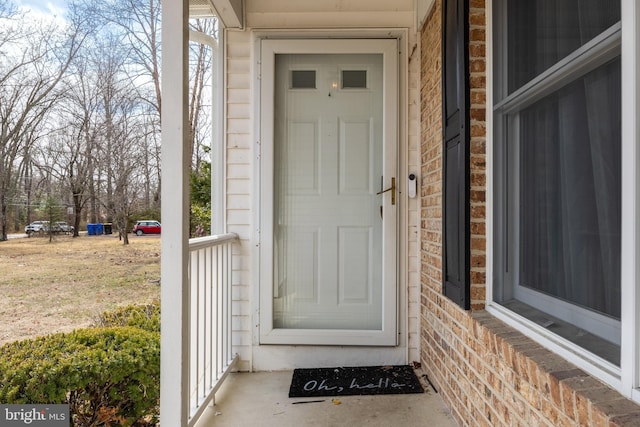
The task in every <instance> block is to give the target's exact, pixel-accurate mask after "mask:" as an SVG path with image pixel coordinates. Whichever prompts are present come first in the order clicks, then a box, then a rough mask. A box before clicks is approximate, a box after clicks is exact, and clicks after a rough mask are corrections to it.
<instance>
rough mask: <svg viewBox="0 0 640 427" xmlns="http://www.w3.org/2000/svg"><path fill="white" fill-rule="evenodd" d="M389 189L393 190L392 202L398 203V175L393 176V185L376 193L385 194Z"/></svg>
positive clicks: (393, 203)
mask: <svg viewBox="0 0 640 427" xmlns="http://www.w3.org/2000/svg"><path fill="white" fill-rule="evenodd" d="M387 191H391V204H392V205H395V204H396V177H395V176H394V177H393V178H391V187H389V188H387V189H386V190H382V191H378V192H377V193H376V195H378V194H384V193H386V192H387Z"/></svg>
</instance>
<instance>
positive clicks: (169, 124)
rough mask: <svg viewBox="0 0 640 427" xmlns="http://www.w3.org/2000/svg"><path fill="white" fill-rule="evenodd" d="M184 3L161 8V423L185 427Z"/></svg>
mask: <svg viewBox="0 0 640 427" xmlns="http://www.w3.org/2000/svg"><path fill="white" fill-rule="evenodd" d="M188 14H189V8H188V2H187V0H172V1H167V2H163V3H162V39H161V40H162V115H161V118H162V193H161V194H162V261H161V298H162V302H161V304H162V310H161V313H162V317H161V345H160V354H161V357H160V420H161V424H162V425H163V426H167V427H170V426H175V427H178V426H186V425H187V422H188V417H189V389H188V386H189V384H188V380H189V373H188V361H189V346H188V326H189V325H188V302H189V301H188V296H189V295H188V281H187V278H188V276H187V266H188V264H187V263H188V236H189V165H190V161H191V159H189V158H188V156H189V149H188V146H189V143H188V129H189V126H188V108H187V107H188V78H189V75H188V61H187V59H188V40H189V32H188Z"/></svg>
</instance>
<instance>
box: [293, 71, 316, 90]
mask: <svg viewBox="0 0 640 427" xmlns="http://www.w3.org/2000/svg"><path fill="white" fill-rule="evenodd" d="M315 88H316V72H315V70H292V71H291V89H315Z"/></svg>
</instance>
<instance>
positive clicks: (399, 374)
mask: <svg viewBox="0 0 640 427" xmlns="http://www.w3.org/2000/svg"><path fill="white" fill-rule="evenodd" d="M406 393H424V390H423V389H422V385H421V384H420V381H419V380H418V377H416V374H415V372H413V368H412V367H411V366H408V365H401V366H368V367H354V368H318V369H295V370H294V371H293V378H292V379H291V387H290V388H289V397H314V396H347V395H365V394H406Z"/></svg>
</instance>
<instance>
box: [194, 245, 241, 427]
mask: <svg viewBox="0 0 640 427" xmlns="http://www.w3.org/2000/svg"><path fill="white" fill-rule="evenodd" d="M237 240H238V236H237V235H235V234H225V235H220V236H210V237H202V238H197V239H191V240H190V241H189V283H190V289H189V301H190V308H189V310H190V312H189V313H188V319H189V333H190V337H189V342H190V350H189V357H188V358H187V363H189V377H188V379H189V381H190V384H189V390H190V396H183V399H188V400H189V407H190V408H191V414H190V420H189V426H193V425H195V423H196V422H197V421H198V419H199V418H200V416H201V415H202V412H203V411H204V409H205V407H206V405H207V404H208V403H209V402H212V401H213V397H214V394H215V392H216V391H217V390H218V388H219V387H220V385H221V384H222V382H223V381H224V378H225V377H226V375H227V373H228V372H229V371H230V370H231V369H232V368H233V366H234V365H235V363H236V362H237V360H238V356H237V355H235V356H232V352H233V348H232V339H231V338H232V330H233V328H232V321H233V318H232V315H233V310H232V302H231V299H232V295H233V293H232V284H233V283H232V267H233V264H232V249H231V247H232V245H233V243H234V242H236V241H237Z"/></svg>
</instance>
